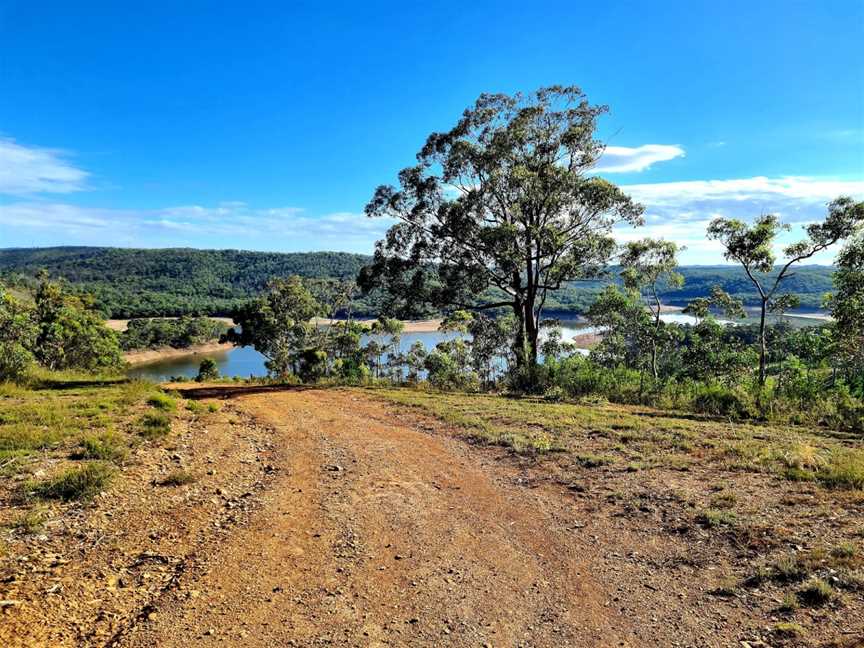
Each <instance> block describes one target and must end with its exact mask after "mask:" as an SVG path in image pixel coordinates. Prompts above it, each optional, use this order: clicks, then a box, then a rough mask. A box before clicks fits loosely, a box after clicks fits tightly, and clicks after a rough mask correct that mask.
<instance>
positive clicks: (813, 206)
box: [616, 176, 864, 264]
mask: <svg viewBox="0 0 864 648" xmlns="http://www.w3.org/2000/svg"><path fill="white" fill-rule="evenodd" d="M621 188H622V189H623V190H624V191H625V192H627V193H628V194H629V195H630V196H632V197H633V198H634V199H635V200H638V201H639V202H641V203H642V204H643V205H645V227H641V228H638V229H632V228H620V229H618V230H616V237H617V238H618V239H619V240H621V241H627V240H633V239H634V238H642V237H645V236H651V237H654V238H665V239H668V240H671V241H675V242H677V243H679V244H682V245H686V246H687V248H688V251H687V252H686V253H685V254H684V256H683V257H682V260H683V262H685V263H700V264H711V263H721V262H723V259H722V247H721V246H720V244H719V243H717V242H716V241H709V240H707V239H706V238H705V231H706V229H707V227H708V223H709V222H710V221H711V220H712V219H713V218H716V217H718V216H723V217H726V218H737V219H739V220H743V221H745V222H750V221H752V220H753V219H754V218H755V217H757V216H759V215H760V214H767V213H771V214H777V215H778V216H780V218H781V219H782V220H783V221H784V222H787V223H792V224H794V225H796V226H797V227H796V228H795V229H793V231H792V232H790V233H787V234H784V235H783V236H782V237H781V239H780V241H778V245H777V250H778V252H779V250H780V248H781V247H782V246H783V245H784V244H786V243H788V242H790V241H792V240H795V239H796V238H798V237H800V236H801V234H802V231H801V229H800V226H801V225H804V224H806V223H810V222H814V221H817V220H820V219H822V218H824V216H825V213H826V205H827V203H829V202H830V201H831V200H833V199H834V198H837V197H838V196H841V195H849V196H852V197H855V198H858V199H862V198H864V181H862V180H837V179H830V178H813V177H802V176H787V177H782V178H766V177H761V176H759V177H753V178H739V179H731V180H690V181H684V182H660V183H653V184H632V185H624V186H622V187H621ZM833 254H834V252H833V251H829V252H826V253H824V254H823V255H821V256H820V257H819V258H818V259H815V262H818V263H829V262H830V261H831V258H832V256H833Z"/></svg>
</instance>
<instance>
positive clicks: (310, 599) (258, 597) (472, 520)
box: [120, 390, 637, 647]
mask: <svg viewBox="0 0 864 648" xmlns="http://www.w3.org/2000/svg"><path fill="white" fill-rule="evenodd" d="M235 404H236V405H238V406H239V407H240V408H242V409H244V410H245V411H247V412H249V413H250V414H252V415H253V416H255V417H258V418H260V419H261V420H262V421H264V422H266V423H267V424H269V425H271V426H273V427H274V428H275V429H276V431H277V433H278V435H280V436H281V438H280V440H279V442H280V443H284V444H285V455H286V457H287V460H286V464H285V465H284V466H281V467H280V473H279V477H278V479H277V480H276V483H275V486H274V487H273V488H272V489H270V490H269V492H268V493H267V494H266V495H265V496H264V499H263V502H262V506H261V509H260V511H259V512H258V514H257V515H255V517H254V518H253V520H252V522H251V523H250V524H249V525H248V526H246V527H244V528H242V529H240V530H238V531H237V532H236V533H235V534H233V536H231V537H230V539H229V540H228V541H226V543H225V544H224V545H222V546H221V547H220V549H219V551H218V553H217V555H214V556H212V558H211V560H210V562H209V565H210V567H209V570H208V571H206V572H205V573H203V574H201V575H200V576H198V577H197V579H196V580H195V581H193V582H191V583H184V584H183V585H182V587H180V588H178V589H177V590H176V591H175V592H173V593H171V594H170V595H168V596H167V597H166V599H165V600H164V601H161V602H160V603H159V605H158V608H157V613H156V614H153V615H151V618H150V619H149V620H145V621H143V622H142V623H140V624H138V625H137V626H136V627H135V628H133V629H132V631H131V632H130V633H129V634H128V635H127V636H125V637H124V638H123V639H122V640H121V642H120V645H125V646H154V645H159V646H184V647H185V646H189V645H209V644H210V643H211V642H212V645H216V644H222V645H225V644H228V645H243V646H277V645H297V646H307V645H324V644H332V645H362V646H378V645H381V646H384V645H399V646H415V645H416V646H482V645H484V644H485V645H490V646H520V645H524V646H616V645H621V646H633V645H637V642H633V641H632V640H631V638H632V635H631V636H630V637H625V636H619V633H618V629H619V628H622V627H625V624H624V623H623V621H624V619H622V618H620V616H619V613H618V612H616V608H615V607H614V606H609V605H608V598H607V595H606V593H605V592H604V591H603V588H602V587H601V586H600V585H599V584H598V583H597V582H594V581H593V580H592V571H593V570H592V565H591V564H589V563H587V562H586V560H587V559H588V558H587V556H590V551H591V550H590V549H589V548H588V546H587V544H586V543H584V542H583V541H582V540H581V539H580V536H579V534H578V533H576V532H574V524H576V525H577V526H578V523H577V520H576V512H575V511H574V510H573V505H572V502H568V501H567V499H566V495H565V494H564V493H557V492H552V490H551V489H527V488H525V487H524V486H522V485H519V484H518V483H517V481H518V479H517V478H518V470H517V469H516V468H515V467H513V466H511V465H509V462H506V461H503V462H502V461H499V460H497V459H495V458H494V457H493V456H492V455H488V454H487V455H484V453H482V452H478V451H477V450H475V449H473V448H471V447H470V446H468V445H467V444H465V443H464V441H460V440H458V439H455V438H452V437H449V436H446V435H443V434H432V433H429V432H428V431H423V430H420V429H417V427H416V426H412V425H409V424H407V423H405V422H400V419H399V418H398V417H394V416H393V415H392V412H391V411H390V410H388V409H387V408H386V407H385V406H383V405H381V404H379V403H377V402H375V401H371V400H368V399H366V398H363V397H359V396H357V395H356V394H354V393H351V392H339V391H315V390H307V391H286V392H277V393H267V394H254V395H243V396H240V397H239V398H237V399H236V400H235Z"/></svg>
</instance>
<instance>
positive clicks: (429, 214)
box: [360, 86, 642, 366]
mask: <svg viewBox="0 0 864 648" xmlns="http://www.w3.org/2000/svg"><path fill="white" fill-rule="evenodd" d="M605 111H606V108H605V107H604V106H594V105H591V104H589V103H588V101H587V99H586V97H585V95H584V94H583V93H582V92H581V90H579V89H578V88H576V87H560V86H554V87H549V88H541V89H540V90H538V91H536V92H535V93H533V94H531V95H528V96H524V95H522V94H516V95H513V96H508V95H504V94H484V95H481V96H480V98H479V99H478V100H477V102H476V103H475V104H474V106H473V107H471V108H469V109H467V110H466V111H465V112H464V114H463V115H462V118H461V119H460V120H459V122H458V123H457V124H456V125H455V126H454V127H453V128H452V129H451V130H449V131H447V132H444V133H433V134H432V135H430V136H429V138H428V139H427V141H426V144H425V145H424V146H423V148H422V149H421V151H420V152H419V153H418V154H417V164H416V165H414V166H411V167H408V168H406V169H403V170H402V171H401V172H400V173H399V187H398V188H397V187H393V186H389V185H385V186H381V187H378V189H377V190H376V191H375V195H374V196H373V198H372V200H371V201H370V202H369V204H368V205H367V206H366V213H367V214H368V215H369V216H383V217H390V218H394V219H396V220H397V221H398V222H397V223H396V224H395V225H393V226H392V227H391V228H390V230H389V231H388V232H387V235H386V238H385V239H384V240H382V241H379V242H378V244H377V246H376V250H375V256H374V260H373V262H372V263H371V264H370V265H369V266H367V267H366V268H364V270H363V271H362V272H361V275H360V284H361V286H362V287H363V288H364V289H366V290H371V289H373V288H375V287H383V288H384V289H385V290H384V293H385V294H386V295H387V302H388V303H387V307H388V308H389V310H390V313H391V314H393V315H399V316H403V317H405V316H411V315H414V314H416V313H417V312H418V309H420V308H423V307H426V308H428V307H430V306H431V307H435V308H444V309H453V308H461V309H471V310H483V309H489V308H501V307H509V308H511V309H512V311H513V314H514V315H515V319H516V323H517V328H516V332H515V351H516V358H517V363H518V364H519V365H520V366H525V365H534V364H536V362H537V354H538V336H539V332H540V322H541V316H542V312H543V308H544V305H545V303H546V299H547V296H548V295H549V293H550V292H552V291H555V290H558V289H560V288H561V287H562V286H564V285H565V284H566V283H567V282H570V281H577V280H582V279H589V278H593V277H596V276H598V275H599V274H600V273H601V272H602V271H603V269H604V268H605V267H606V265H607V263H608V262H609V260H610V258H611V257H612V255H613V254H614V252H615V243H614V240H613V239H612V237H611V231H612V227H613V226H614V225H615V224H617V223H620V222H626V223H629V224H632V225H637V224H641V222H642V207H641V206H640V205H639V204H637V203H635V202H633V201H632V200H631V199H630V198H629V197H628V196H627V195H625V194H624V193H623V192H622V191H621V190H620V189H619V188H618V187H616V186H615V185H614V184H612V183H610V182H608V181H606V180H604V179H602V178H600V177H598V176H596V175H593V174H592V173H591V169H592V167H593V166H594V165H595V164H596V162H597V160H598V158H599V156H600V155H601V154H602V151H603V145H602V144H601V143H600V142H599V141H598V140H597V139H595V128H596V123H597V119H598V118H599V117H600V115H602V114H603V113H604V112H605ZM490 289H492V290H490ZM489 295H495V297H493V298H491V299H490V298H487V297H488V296H489ZM481 296H483V297H481Z"/></svg>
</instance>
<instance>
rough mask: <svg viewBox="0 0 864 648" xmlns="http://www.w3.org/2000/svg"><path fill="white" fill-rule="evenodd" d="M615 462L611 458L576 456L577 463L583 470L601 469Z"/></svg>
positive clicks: (587, 455) (586, 455) (588, 455)
mask: <svg viewBox="0 0 864 648" xmlns="http://www.w3.org/2000/svg"><path fill="white" fill-rule="evenodd" d="M613 461H614V459H612V458H611V457H603V456H601V455H591V454H579V455H576V462H577V463H578V464H579V465H580V466H582V467H583V468H599V467H600V466H607V465H609V464H611V463H612V462H613Z"/></svg>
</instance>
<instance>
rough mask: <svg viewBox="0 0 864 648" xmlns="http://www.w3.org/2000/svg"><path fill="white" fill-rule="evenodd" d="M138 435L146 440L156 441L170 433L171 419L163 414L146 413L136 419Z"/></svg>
mask: <svg viewBox="0 0 864 648" xmlns="http://www.w3.org/2000/svg"><path fill="white" fill-rule="evenodd" d="M138 428H139V430H138V434H140V435H141V436H143V437H144V438H146V439H158V438H160V437H164V436H166V435H167V434H168V433H169V432H170V431H171V417H169V416H168V415H167V414H165V413H164V412H148V413H147V414H144V415H143V416H142V417H141V418H140V419H138Z"/></svg>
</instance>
